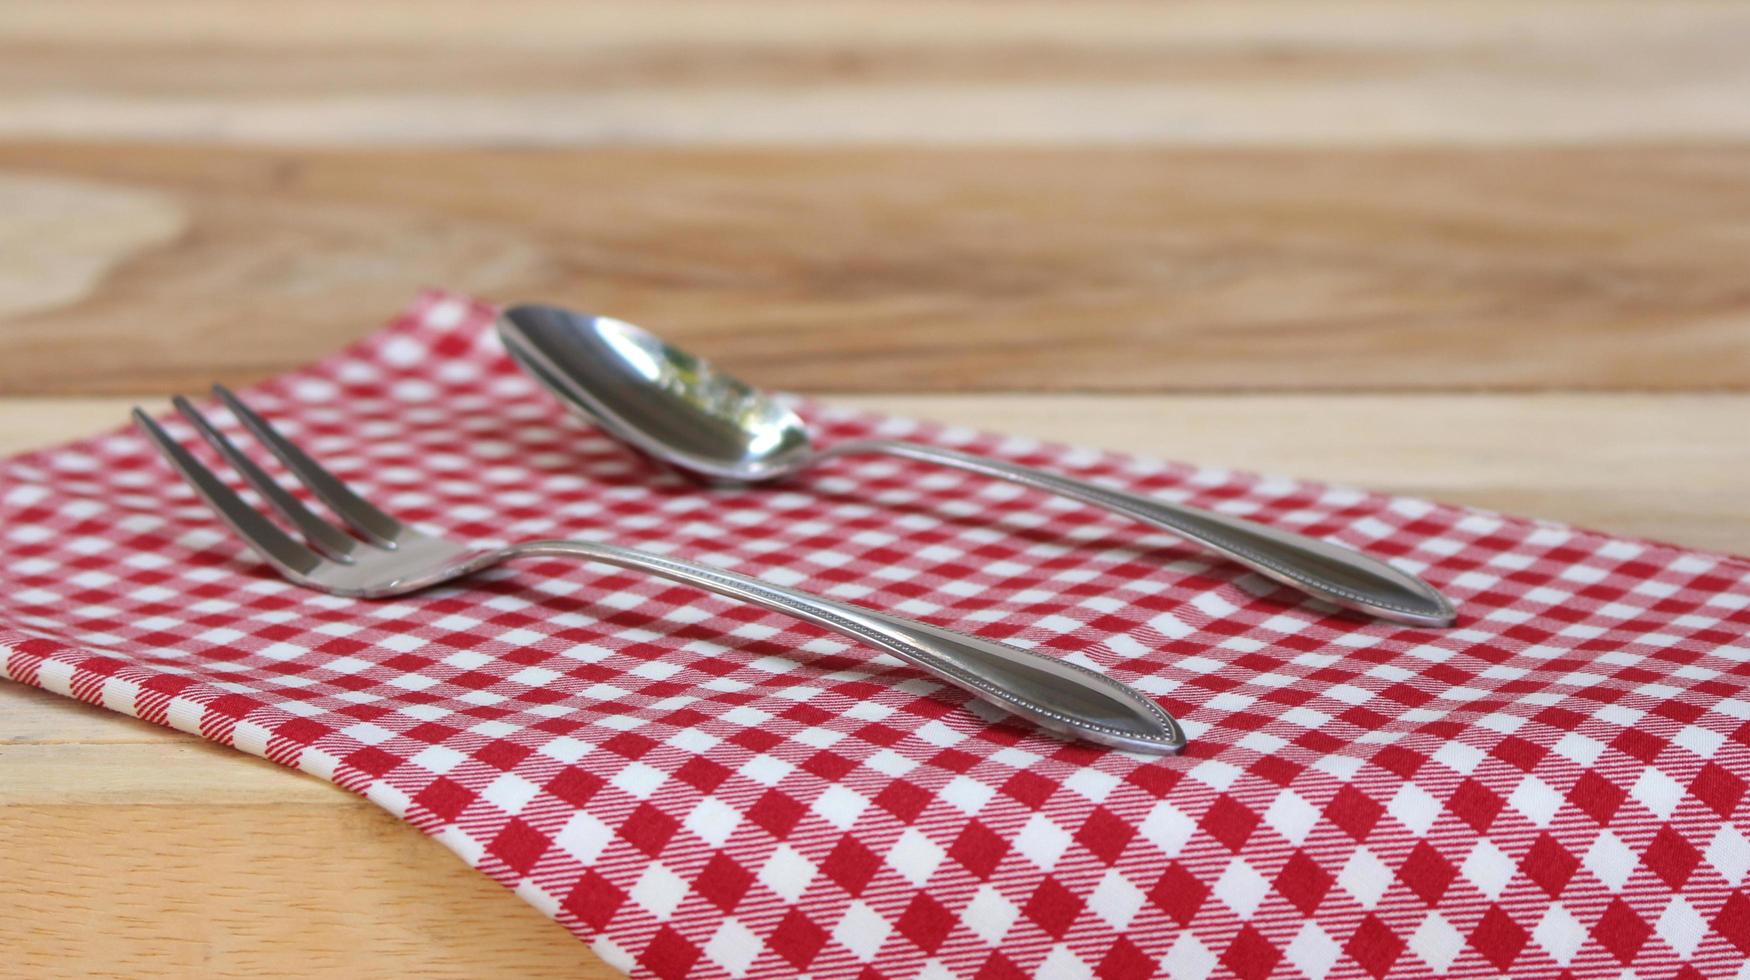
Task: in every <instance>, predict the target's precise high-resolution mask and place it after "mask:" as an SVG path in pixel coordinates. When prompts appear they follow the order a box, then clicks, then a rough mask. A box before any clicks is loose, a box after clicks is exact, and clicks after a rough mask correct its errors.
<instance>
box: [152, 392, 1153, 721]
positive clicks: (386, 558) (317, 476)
mask: <svg viewBox="0 0 1750 980" xmlns="http://www.w3.org/2000/svg"><path fill="white" fill-rule="evenodd" d="M214 393H215V394H216V395H217V397H218V398H219V400H220V401H221V402H223V403H224V404H225V406H226V407H228V408H229V409H230V410H231V412H232V414H233V415H234V416H235V417H236V418H237V419H238V420H239V421H240V422H241V423H242V425H243V426H244V427H245V428H247V429H248V430H249V431H250V432H251V433H252V434H253V435H254V437H255V439H256V440H257V441H258V442H260V443H261V444H262V445H263V446H265V447H266V448H267V449H268V450H269V451H270V452H271V453H272V454H273V455H274V456H276V457H278V459H279V461H280V462H281V463H282V464H283V465H284V466H285V468H286V469H287V470H288V471H289V472H290V473H291V474H292V475H293V476H294V477H296V478H297V479H298V480H299V481H301V482H302V483H303V485H304V486H305V487H307V488H308V489H309V491H310V492H311V494H313V495H314V496H315V497H316V498H317V499H318V500H320V501H321V502H322V503H323V504H324V505H325V506H326V508H327V509H328V510H329V511H330V512H332V514H333V516H334V517H337V518H339V520H340V523H335V522H333V521H331V520H329V519H327V518H325V517H322V516H320V515H318V514H317V513H316V512H315V511H313V510H311V509H310V508H309V507H307V506H306V505H305V504H304V503H303V502H302V501H300V500H299V499H298V498H297V497H296V496H294V495H293V494H292V493H291V492H290V491H289V490H287V489H286V488H285V487H284V486H282V485H281V484H280V483H278V482H276V481H275V479H274V478H273V477H271V476H269V475H268V473H267V472H266V471H265V470H264V469H262V467H261V466H259V465H258V464H256V463H255V462H254V461H252V460H251V458H250V457H249V456H247V455H246V454H245V453H244V452H243V451H242V450H241V449H239V448H238V446H237V445H236V444H235V443H234V442H233V441H232V440H231V439H230V438H229V437H228V436H226V435H225V434H224V433H223V432H222V431H221V430H220V429H218V428H217V427H215V426H214V425H213V424H212V423H211V422H210V421H208V419H207V418H206V417H205V416H204V415H203V414H202V413H201V412H200V411H199V410H197V409H196V408H195V407H194V406H193V405H192V404H190V403H189V402H188V401H187V400H186V399H182V398H178V399H176V402H175V404H176V408H177V411H178V412H180V413H181V414H182V416H183V417H184V418H185V419H186V420H187V421H188V423H189V424H190V425H191V426H193V427H194V429H195V431H196V432H197V433H199V435H200V436H201V438H203V439H204V440H205V441H206V442H208V443H209V444H210V445H211V446H212V448H213V449H214V450H215V451H217V452H218V453H219V455H220V456H221V457H222V458H224V459H225V460H226V462H227V463H228V464H229V465H230V467H231V469H232V470H234V471H235V473H236V475H237V476H239V477H241V478H242V480H243V481H244V482H246V483H247V484H248V485H249V486H251V487H253V488H254V490H255V491H256V493H257V494H259V495H260V497H261V498H262V499H263V500H264V501H266V502H267V504H268V505H269V506H270V507H271V508H272V511H274V512H276V513H277V514H278V516H279V518H280V519H281V520H283V521H285V522H286V524H287V525H289V527H290V528H292V529H293V530H295V532H296V534H295V535H294V534H292V533H288V532H287V531H286V530H284V529H282V528H281V527H280V525H279V524H277V523H276V522H275V521H274V519H273V518H272V517H271V516H270V515H269V514H268V513H265V512H263V511H260V510H257V509H256V508H254V507H253V506H251V505H250V504H248V503H247V502H245V501H244V500H243V498H242V497H240V496H239V495H238V494H237V493H236V491H234V490H233V489H232V488H231V487H230V485H228V484H227V483H226V482H225V481H224V480H223V479H221V478H220V477H219V476H217V475H215V473H214V472H213V471H212V470H211V469H209V468H208V467H207V466H206V465H205V464H203V463H202V462H200V460H199V459H198V458H197V457H196V456H195V455H194V454H193V453H192V452H190V451H189V449H188V448H186V447H185V446H183V445H182V444H181V443H179V442H177V441H176V440H175V439H174V438H172V437H171V435H170V434H169V433H168V432H166V431H165V430H164V428H163V427H161V426H160V425H159V424H158V423H157V422H155V421H154V420H153V419H152V418H151V417H150V416H148V415H147V414H146V413H145V412H143V411H141V410H139V409H135V410H134V413H133V414H134V420H135V422H136V423H137V424H138V425H139V427H140V429H141V430H142V431H143V432H144V433H145V434H146V436H147V437H148V439H150V441H151V442H152V444H153V445H154V446H155V447H156V448H157V449H158V451H159V452H160V453H162V454H163V456H164V458H165V459H166V460H168V461H169V463H170V465H171V466H172V467H174V468H175V469H176V470H177V472H179V473H181V474H182V476H183V478H184V479H185V480H187V481H188V484H189V485H190V486H191V487H193V488H194V490H195V492H196V493H198V494H199V495H200V497H201V498H202V499H204V500H205V501H206V503H207V505H208V506H209V507H211V508H212V510H213V513H214V514H215V515H217V516H218V517H219V518H220V519H221V520H222V521H224V522H225V523H226V524H227V525H229V526H230V527H231V529H232V530H233V531H235V532H236V533H237V535H238V536H239V537H241V538H242V539H243V540H244V541H245V542H246V543H248V545H249V546H250V547H251V548H253V549H254V550H255V552H256V553H257V554H259V555H260V556H261V557H262V559H263V560H265V561H266V562H267V563H268V564H269V565H270V566H272V567H273V568H274V570H275V571H277V572H279V574H280V575H282V576H284V577H285V578H287V579H288V580H290V581H292V582H294V583H297V584H298V585H301V586H305V587H307V588H311V589H316V590H319V591H322V592H331V593H334V594H336V595H346V596H361V597H381V596H394V595H401V594H403V593H408V592H413V591H415V590H418V589H423V588H427V587H429V586H433V585H437V584H439V583H443V582H449V581H451V580H453V579H457V578H460V577H462V576H466V575H469V574H472V573H474V572H477V571H480V570H482V569H485V568H490V567H492V566H494V565H497V564H499V563H501V562H505V561H508V560H511V559H514V558H522V557H545V558H555V557H563V558H575V559H579V560H582V561H588V562H599V563H602V564H607V565H616V566H619V567H622V568H630V569H636V570H638V571H642V572H647V573H649V574H651V575H655V576H659V577H661V578H665V579H670V580H673V581H676V582H682V583H685V584H687V585H691V586H694V587H696V588H698V589H701V590H704V591H706V592H712V593H716V594H717V595H721V596H727V597H729V598H732V599H739V600H741V601H743V602H747V603H750V604H752V605H755V606H759V607H761V608H763V609H768V610H771V611H773V612H778V613H783V614H785V615H788V616H794V617H796V618H797V619H801V620H805V621H807V622H810V623H813V624H815V625H816V626H819V627H821V628H823V629H826V630H830V631H832V632H834V633H839V634H841V635H844V636H847V637H850V638H852V639H854V640H859V641H861V642H863V643H866V644H868V645H869V646H872V647H875V648H877V649H880V650H884V651H886V652H888V653H891V654H893V655H894V656H896V657H898V658H900V659H901V660H904V661H906V662H907V663H910V664H912V665H913V666H916V667H918V668H921V669H923V670H925V671H927V672H929V673H931V674H934V675H935V676H936V677H938V678H940V679H941V680H943V681H945V682H947V683H949V684H952V685H954V686H956V687H959V688H962V689H964V690H966V691H968V692H970V693H971V694H972V695H973V696H974V697H977V698H980V699H982V700H984V701H987V702H989V703H991V704H993V705H995V706H997V707H999V708H1001V709H1003V710H1005V711H1008V712H1010V713H1012V714H1015V715H1018V716H1020V717H1022V718H1026V719H1028V720H1030V721H1032V722H1034V723H1036V724H1038V725H1039V726H1040V727H1042V728H1045V729H1048V730H1050V731H1054V732H1058V733H1060V734H1063V735H1067V736H1071V737H1074V738H1081V739H1086V740H1088V741H1091V742H1097V743H1100V744H1103V745H1110V746H1115V747H1118V748H1123V749H1130V750H1133V751H1138V752H1149V753H1166V752H1173V751H1176V750H1178V749H1179V748H1180V747H1182V746H1183V745H1184V744H1185V735H1184V732H1183V730H1182V729H1181V728H1180V727H1179V725H1178V724H1177V723H1176V722H1175V721H1174V720H1173V718H1172V717H1171V716H1169V715H1168V714H1167V713H1166V712H1165V711H1163V710H1161V708H1160V706H1159V705H1157V704H1155V703H1154V701H1152V700H1151V699H1149V698H1147V697H1145V696H1143V695H1142V694H1140V693H1138V692H1136V691H1134V690H1132V689H1131V688H1129V687H1127V686H1125V685H1123V684H1121V683H1119V682H1117V681H1115V680H1113V679H1111V678H1109V677H1106V676H1104V675H1101V674H1099V673H1096V672H1094V671H1092V670H1089V669H1087V668H1084V667H1081V666H1078V665H1076V664H1072V663H1068V662H1066V661H1063V660H1060V659H1057V658H1054V657H1048V656H1043V655H1040V654H1036V653H1032V652H1029V651H1025V650H1019V649H1016V648H1014V647H1010V646H1007V645H1005V644H1001V643H995V642H991V641H989V640H982V639H979V638H977V637H973V636H967V635H965V634H961V633H957V632H954V631H952V630H947V629H943V628H941V627H938V626H931V625H929V624H926V623H920V622H916V621H914V620H910V619H906V618H903V617H900V616H896V615H893V614H891V613H885V612H879V611H876V610H873V609H867V608H864V607H862V606H857V605H852V604H850V603H844V602H837V601H834V600H831V599H826V598H823V597H821V596H817V595H812V594H810V593H807V592H802V591H799V590H796V589H791V588H785V587H782V586H777V585H773V584H771V583H769V582H763V581H760V580H759V579H756V578H751V577H748V576H745V575H738V574H735V573H733V572H729V571H725V570H722V569H719V568H713V567H709V566H706V565H700V564H695V563H692V562H686V561H681V560H678V559H675V558H670V557H667V556H665V555H657V554H651V553H649V552H643V551H635V550H632V549H630V548H621V547H616V546H614V545H608V544H599V543H595V542H588V541H559V540H538V541H525V542H521V543H518V544H513V545H509V546H507V547H488V546H477V545H473V544H469V543H467V542H463V541H455V540H451V539H448V538H443V537H438V536H435V535H432V534H427V533H424V532H421V531H418V530H416V529H414V528H412V527H409V526H408V525H407V524H405V523H403V522H401V521H399V520H397V519H396V518H394V517H392V516H390V515H389V514H386V513H384V512H383V511H382V510H380V509H378V508H377V507H375V506H373V505H372V504H371V503H369V502H368V501H366V500H365V499H364V498H363V497H361V496H359V495H358V494H357V493H355V492H354V491H353V490H351V489H349V488H348V487H347V486H346V485H345V484H344V483H342V482H341V481H340V480H339V479H338V478H336V477H335V476H334V475H333V474H332V473H330V472H329V471H328V470H326V469H324V468H323V467H322V466H321V465H319V464H318V463H317V462H316V461H315V460H313V459H312V458H310V456H309V455H308V454H306V453H305V452H304V451H303V450H301V449H299V448H298V446H297V445H296V444H294V443H292V442H291V441H290V440H288V439H287V438H285V437H284V436H282V435H281V434H280V433H279V432H277V431H276V430H275V429H274V428H273V426H271V425H270V424H269V423H268V422H267V420H265V419H263V418H262V417H261V416H259V415H257V414H256V413H255V412H254V411H252V410H251V409H250V408H249V407H248V406H247V405H244V404H243V403H242V401H240V400H239V399H238V398H237V397H236V396H235V395H233V394H231V393H230V392H229V391H227V390H225V389H224V388H222V387H216V388H215V389H214Z"/></svg>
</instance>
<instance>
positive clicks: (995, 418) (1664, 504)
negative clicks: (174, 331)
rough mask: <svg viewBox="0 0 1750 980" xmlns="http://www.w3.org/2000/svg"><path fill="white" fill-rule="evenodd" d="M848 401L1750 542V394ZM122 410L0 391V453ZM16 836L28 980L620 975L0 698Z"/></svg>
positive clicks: (2, 793)
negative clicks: (1746, 421)
mask: <svg viewBox="0 0 1750 980" xmlns="http://www.w3.org/2000/svg"><path fill="white" fill-rule="evenodd" d="M845 400H847V401H850V402H852V403H854V404H859V405H862V406H864V407H868V408H874V409H879V410H884V411H889V412H895V413H899V414H906V415H914V416H924V417H931V418H938V419H942V420H945V421H949V422H954V423H957V424H962V425H971V426H978V427H984V428H998V427H1000V428H1003V429H1006V430H1008V431H1012V432H1017V433H1023V434H1030V435H1034V436H1038V437H1042V438H1048V439H1064V440H1075V441H1078V442H1081V443H1085V444H1091V445H1096V446H1106V447H1111V448H1117V449H1125V450H1131V451H1137V452H1144V453H1149V454H1153V455H1160V456H1172V457H1181V458H1190V459H1196V460H1199V461H1201V462H1207V463H1211V464H1217V465H1225V466H1230V467H1235V468H1248V469H1255V470H1262V471H1267V472H1281V473H1295V474H1301V475H1308V476H1317V477H1321V478H1326V479H1331V480H1336V481H1341V482H1353V483H1360V484H1363V485H1369V486H1374V487H1378V488H1382V489H1388V490H1392V491H1395V492H1404V493H1415V494H1421V495H1426V496H1433V497H1436V498H1440V499H1445V500H1450V501H1455V502H1462V503H1469V504H1474V505H1478V506H1485V507H1491V508H1499V509H1505V510H1509V511H1516V512H1526V511H1529V512H1535V513H1539V514H1542V515H1546V516H1552V517H1560V518H1565V519H1568V520H1572V521H1577V522H1580V523H1583V524H1588V525H1594V526H1599V527H1603V528H1606V529H1609V530H1612V531H1615V532H1618V533H1625V534H1632V535H1638V536H1647V537H1654V538H1659V539H1667V540H1674V541H1677V542H1681V543H1686V544H1689V545H1692V546H1696V547H1702V548H1710V549H1720V550H1735V551H1738V552H1741V553H1742V552H1750V514H1747V513H1746V512H1745V510H1744V508H1743V506H1742V499H1743V494H1744V490H1745V488H1746V486H1750V445H1746V444H1745V442H1744V440H1743V439H1742V438H1741V428H1742V426H1741V424H1740V420H1741V419H1743V418H1745V417H1746V414H1747V413H1750V396H1736V395H1734V396H1727V395H1715V396H1707V395H1690V396H1677V395H1644V394H1643V395H1474V396H1428V395H1423V396H1410V395H1395V396H1346V395H1328V396H1310V397H1309V396H1298V397H1290V396H1271V397H1266V396H1255V397H1246V398H1236V397H1231V396H1149V397H1141V396H1132V397H1125V396H1100V397H1095V396H1038V395H1028V396H1012V395H1011V396H930V397H922V396H911V397H900V396H879V397H864V398H848V399H845ZM129 404H130V403H129V402H127V401H119V400H114V399H39V400H21V399H6V400H0V452H6V453H10V452H15V451H19V450H23V449H26V448H30V447H33V446H36V445H44V444H49V443H52V442H56V441H60V440H63V439H66V438H71V437H73V436H76V435H79V434H83V433H87V432H92V431H96V430H98V429H102V428H106V427H108V426H111V425H113V424H115V423H116V422H117V421H118V420H119V419H120V418H121V417H122V415H123V414H124V412H125V409H126V408H127V406H128V405H129ZM0 827H3V828H4V830H5V832H4V833H0V867H4V868H6V869H7V889H8V890H7V894H8V895H12V896H28V899H27V900H26V899H23V898H20V899H19V900H16V901H12V902H11V903H10V911H8V913H7V914H6V915H5V916H0V948H4V949H7V950H8V951H9V955H10V956H11V957H12V959H11V960H9V961H8V964H7V966H6V968H5V969H6V970H17V971H19V974H18V975H21V976H33V977H56V976H66V977H71V976H106V975H108V976H128V977H139V978H153V977H184V976H191V975H201V976H215V977H224V976H284V975H298V976H317V977H357V976H434V977H474V976H495V977H560V976H567V977H603V978H605V977H610V976H614V975H616V974H614V972H613V971H612V970H610V969H609V968H607V967H606V966H604V965H602V964H601V963H600V962H599V961H597V960H595V959H594V958H593V957H592V956H591V955H590V954H589V953H588V951H587V949H586V948H585V947H584V946H583V945H582V944H580V943H578V942H577V941H576V940H574V939H572V938H571V937H570V936H569V935H567V934H566V933H565V932H564V931H563V930H561V929H560V928H559V927H558V926H556V925H554V924H553V923H551V922H549V921H547V920H545V919H543V918H542V917H541V916H540V915H539V914H538V913H537V912H535V911H534V910H533V909H531V908H529V907H528V906H527V905H525V904H523V903H522V901H521V900H519V899H518V898H516V897H515V896H514V895H512V894H511V893H510V892H508V891H505V890H504V889H502V888H500V887H499V886H497V885H495V884H493V883H491V882H490V881H488V880H487V879H486V878H484V877H483V876H481V875H479V874H477V873H475V872H473V871H470V870H468V869H467V868H466V867H464V866H463V865H462V864H461V862H460V861H458V860H457V859H456V858H455V857H453V856H452V855H450V854H449V853H448V852H447V851H444V850H443V849H442V848H441V847H440V846H439V845H437V844H436V843H434V842H432V841H430V840H427V839H425V838H422V837H420V836H419V835H418V834H417V833H415V832H413V831H411V830H409V829H407V828H406V827H405V826H403V825H401V824H400V823H398V822H397V821H395V820H394V819H393V818H391V817H389V816H388V815H387V814H385V813H382V812H381V811H379V810H377V809H376V808H375V807H374V806H372V805H371V804H369V803H367V802H365V801H363V800H362V799H360V798H358V797H355V796H352V795H350V794H348V793H345V792H344V791H341V790H338V789H336V788H334V787H332V786H329V785H327V784H325V783H322V782H320V781H318V780H316V779H313V778H310V777H307V776H304V775H302V774H299V773H295V772H292V771H289V770H284V769H280V768H278V767H275V766H273V765H271V764H269V763H266V762H263V761H261V760H258V759H253V758H249V757H246V756H243V755H241V754H240V753H237V752H235V751H233V750H230V749H224V748H220V747H218V746H214V745H210V744H207V743H203V742H201V741H200V740H198V739H196V738H194V737H192V736H189V735H185V734H182V733H178V732H172V731H168V730H165V729H160V728H156V727H153V726H150V725H147V724H145V723H143V722H139V721H136V720H134V719H130V718H125V717H122V716H120V715H115V714H112V713H109V712H105V711H101V710H99V709H96V708H92V707H90V706H88V705H81V704H78V703H75V702H71V701H68V700H66V699H63V698H59V697H56V696H53V695H50V694H46V693H44V692H41V691H36V690H33V689H28V688H24V687H21V686H19V685H16V684H0ZM0 972H4V971H0Z"/></svg>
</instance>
